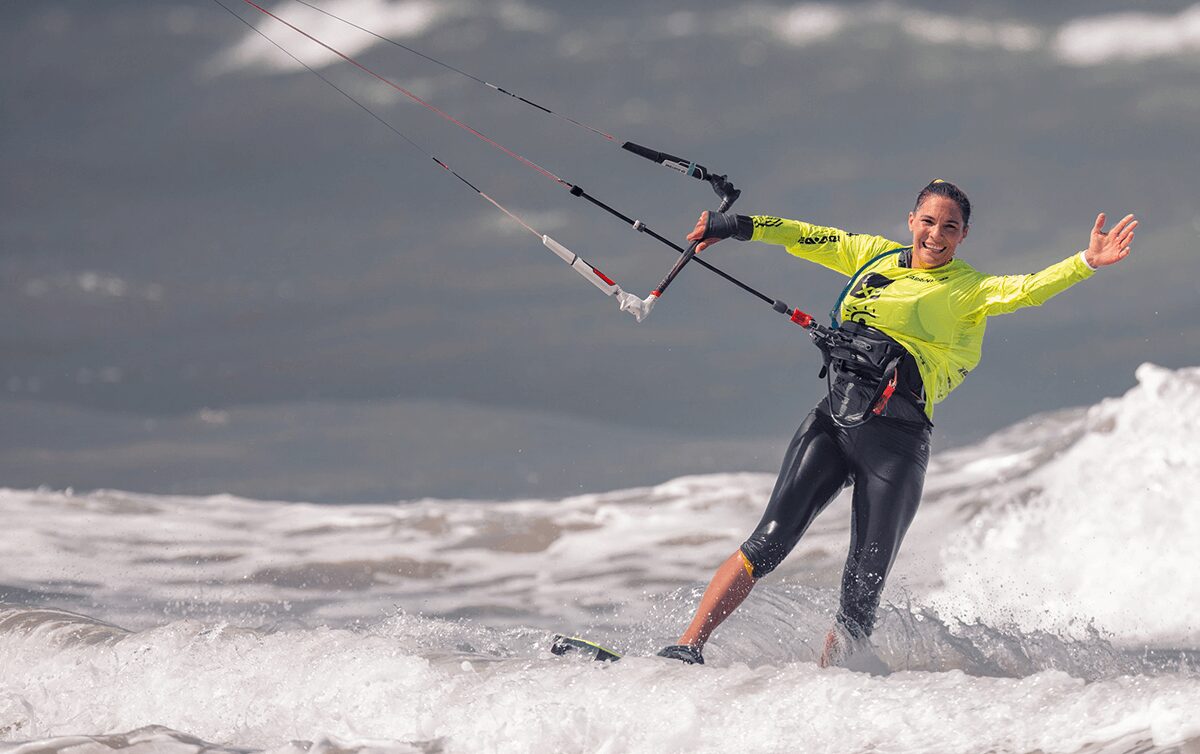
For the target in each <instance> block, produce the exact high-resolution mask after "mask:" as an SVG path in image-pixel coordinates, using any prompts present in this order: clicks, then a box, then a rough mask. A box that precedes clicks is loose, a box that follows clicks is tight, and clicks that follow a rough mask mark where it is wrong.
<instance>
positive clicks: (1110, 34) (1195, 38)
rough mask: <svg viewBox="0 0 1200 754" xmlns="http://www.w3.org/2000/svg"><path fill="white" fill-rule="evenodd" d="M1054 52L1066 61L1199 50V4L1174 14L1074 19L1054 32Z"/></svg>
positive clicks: (1099, 60)
mask: <svg viewBox="0 0 1200 754" xmlns="http://www.w3.org/2000/svg"><path fill="white" fill-rule="evenodd" d="M1053 49H1054V52H1055V55H1056V56H1057V57H1058V58H1059V59H1060V60H1062V61H1064V62H1066V63H1069V64H1070V65H1077V66H1089V65H1100V64H1102V63H1112V62H1119V61H1139V60H1148V59H1150V58H1161V57H1175V56H1179V55H1188V54H1191V55H1195V54H1196V53H1200V5H1193V6H1191V7H1190V8H1186V9H1184V10H1182V11H1180V12H1179V13H1176V14H1158V13H1145V12H1137V11H1127V12H1123V13H1109V14H1105V15H1098V16H1091V17H1088V18H1080V19H1075V20H1073V21H1071V22H1069V23H1067V24H1065V25H1064V26H1063V27H1062V28H1061V29H1059V30H1058V33H1057V34H1056V35H1055V38H1054V42H1053Z"/></svg>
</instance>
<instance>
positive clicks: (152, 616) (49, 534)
mask: <svg viewBox="0 0 1200 754" xmlns="http://www.w3.org/2000/svg"><path fill="white" fill-rule="evenodd" d="M1137 377H1138V385H1137V387H1135V388H1134V389H1132V390H1130V391H1129V392H1128V393H1127V394H1126V395H1124V396H1122V397H1120V398H1115V399H1111V400H1107V401H1105V402H1103V403H1101V404H1099V405H1097V406H1094V407H1091V408H1089V409H1079V410H1071V411H1064V412H1059V413H1055V414H1050V415H1045V416H1040V417H1034V418H1033V419H1031V420H1029V421H1027V422H1023V423H1022V424H1019V425H1016V426H1014V427H1012V428H1010V429H1008V430H1006V431H1004V432H1001V433H998V434H997V435H994V436H992V437H990V438H988V439H987V440H986V441H984V442H982V443H980V444H978V445H975V446H973V447H970V448H963V449H959V450H955V451H951V452H947V453H942V454H939V455H938V456H936V457H935V458H934V459H933V460H932V462H931V464H930V472H929V478H928V483H927V486H926V494H925V499H924V501H923V503H922V509H921V511H920V513H919V515H918V518H917V521H916V522H915V524H914V526H913V528H912V530H911V531H910V533H909V536H908V538H907V540H906V543H905V547H904V550H903V552H902V553H901V557H900V560H899V562H898V563H897V566H896V569H895V571H894V572H893V576H892V579H891V580H890V586H889V589H888V591H887V592H886V593H885V604H884V606H883V608H882V610H881V615H880V623H879V625H878V627H877V629H876V632H875V634H874V636H873V641H874V644H875V649H876V652H877V654H878V656H879V658H880V660H881V662H882V663H883V664H884V665H886V667H887V668H889V669H890V670H891V671H892V672H891V674H890V675H887V676H886V677H872V676H867V675H863V674H859V673H851V672H848V671H843V670H835V671H820V670H818V669H817V668H816V666H815V665H814V664H813V660H814V658H815V655H816V653H817V651H818V649H819V643H820V639H821V636H822V634H823V632H824V630H825V628H826V627H828V625H829V622H830V620H831V617H832V614H833V612H834V610H835V608H836V585H837V581H838V576H839V571H840V565H841V560H842V558H844V553H845V548H846V541H847V537H848V532H847V518H848V516H847V513H848V511H847V500H845V499H842V500H839V501H837V502H835V503H834V505H833V506H831V510H830V511H828V512H826V513H825V514H824V515H822V516H821V517H820V518H819V519H818V521H817V522H816V523H815V524H814V526H813V528H812V530H811V531H810V532H809V534H808V536H806V538H805V540H804V541H803V542H802V543H801V545H800V547H799V548H798V549H797V551H796V553H794V554H793V556H792V557H791V558H790V559H789V560H788V561H786V562H785V563H784V565H783V566H782V567H781V568H780V569H779V570H778V571H777V572H776V574H775V575H773V576H772V577H770V578H769V579H767V580H765V581H764V582H763V583H762V584H760V585H759V587H758V588H756V590H755V592H754V594H753V595H752V596H751V598H750V599H749V600H748V601H747V603H746V604H745V605H744V606H743V608H742V609H741V610H740V611H739V612H738V613H737V614H735V615H734V616H733V617H732V618H731V619H730V620H729V621H728V622H727V623H726V624H725V625H724V626H722V628H721V630H720V631H718V632H717V634H716V636H715V637H714V639H713V641H712V642H711V643H710V645H709V647H708V648H707V650H706V656H707V657H708V660H709V664H708V665H707V666H706V667H704V668H693V667H684V666H679V665H677V664H674V663H670V662H668V661H665V660H657V659H652V658H645V657H641V655H646V654H651V653H653V651H654V650H655V649H656V648H657V647H659V646H661V645H662V644H663V643H666V642H670V641H673V640H674V638H675V637H676V636H677V632H678V631H679V630H680V629H681V628H682V626H683V625H684V624H685V623H686V621H687V620H688V618H689V617H690V613H691V611H692V610H693V609H694V606H695V602H696V599H697V597H698V594H699V589H700V588H701V586H702V583H703V579H705V578H706V577H707V576H708V574H709V573H710V572H711V569H712V567H713V566H714V565H715V564H716V563H718V562H720V560H722V559H723V558H724V557H726V556H727V555H728V554H729V553H730V552H732V551H733V550H734V548H736V547H737V545H738V543H739V542H740V541H741V539H742V538H743V537H744V536H745V534H746V533H747V531H749V529H750V528H751V527H752V526H753V525H754V523H755V521H756V520H757V517H758V515H759V512H760V511H761V508H762V505H763V504H764V502H765V500H766V497H767V495H768V494H769V491H770V487H771V483H772V479H771V478H770V477H769V476H766V475H760V474H718V475H708V476H696V477H685V478H681V479H676V480H673V481H670V482H667V483H665V484H662V485H658V486H656V487H647V488H638V489H628V490H618V491H613V492H606V493H598V494H591V495H581V496H576V497H571V498H567V499H563V500H527V501H517V502H511V503H496V502H488V501H465V500H459V501H446V500H422V501H412V502H407V503H401V504H396V505H354V506H323V505H314V504H307V503H291V504H287V503H274V502H261V501H252V500H245V499H239V498H234V497H229V496H214V497H208V498H195V497H168V496H156V495H133V494H128V493H121V492H96V493H91V494H86V495H76V494H72V493H70V492H69V491H67V492H56V491H49V490H39V491H22V490H4V491H0V516H2V517H3V520H4V521H5V523H6V526H5V527H4V529H3V530H0V547H3V550H4V552H5V554H6V557H5V562H4V569H3V576H2V577H0V582H3V584H2V585H0V594H2V595H3V597H2V598H0V599H3V600H4V601H5V602H7V603H9V604H8V605H6V606H4V607H3V608H0V669H2V671H0V742H3V741H7V742H10V743H8V744H3V743H0V751H25V750H33V749H36V750H38V751H62V750H66V749H68V748H70V749H71V751H72V752H73V753H75V752H81V751H110V750H112V749H121V748H126V749H130V750H133V749H138V750H146V749H149V748H157V749H161V750H169V751H180V752H189V754H190V753H191V752H199V751H201V750H202V749H204V748H205V747H206V744H205V742H215V744H216V745H218V748H219V747H221V746H224V747H227V748H226V749H224V750H227V751H234V750H244V749H247V748H249V749H266V750H273V751H279V752H284V751H287V752H300V751H332V750H347V751H354V750H361V751H394V752H411V751H430V750H444V751H449V752H456V751H535V750H536V751H681V750H685V749H689V750H698V751H719V750H728V748H729V746H730V742H744V745H742V747H741V748H748V750H754V751H796V750H804V751H818V752H819V751H829V752H855V751H868V750H888V751H897V752H908V751H938V752H957V751H962V752H977V751H988V750H991V751H1005V752H1009V751H1011V752H1029V751H1042V752H1118V751H1127V750H1131V749H1135V748H1136V750H1137V751H1144V752H1149V751H1163V752H1165V751H1171V750H1173V749H1172V747H1178V746H1191V747H1195V746H1197V745H1198V744H1200V716H1197V715H1195V712H1194V711H1195V710H1196V709H1200V676H1198V674H1197V670H1196V668H1197V664H1198V663H1200V639H1198V638H1197V625H1198V618H1200V578H1198V577H1197V576H1196V575H1195V568H1194V558H1195V556H1194V554H1193V543H1194V542H1195V541H1197V540H1198V539H1200V537H1198V535H1200V508H1198V506H1197V501H1196V495H1195V493H1194V491H1193V490H1194V488H1195V486H1196V484H1197V482H1200V468H1198V467H1197V464H1198V462H1197V461H1196V460H1195V459H1196V456H1197V453H1196V450H1197V448H1196V446H1197V440H1196V439H1195V438H1196V437H1197V436H1198V433H1197V429H1198V428H1200V369H1196V368H1193V369H1182V370H1177V371H1169V370H1165V369H1161V368H1157V367H1153V366H1149V365H1147V366H1143V367H1142V368H1140V369H1139V370H1138V373H1137ZM61 608H66V609H68V610H71V611H74V613H78V614H71V613H66V612H63V611H62V609H61ZM555 630H579V631H584V632H586V633H587V634H588V635H589V636H591V637H593V638H596V639H598V640H600V641H603V642H609V643H612V644H614V645H616V646H617V648H618V649H621V650H627V651H629V652H630V654H631V657H629V658H627V659H626V660H624V661H622V662H621V663H618V664H617V665H615V666H612V667H601V666H597V665H595V664H589V663H586V662H575V661H570V660H563V659H560V658H554V657H552V656H550V655H549V654H548V651H547V650H548V646H549V642H550V636H551V634H552V632H553V631H555ZM1147 645H1152V648H1149V649H1148V648H1147ZM71 736H76V737H74V738H72V737H71ZM79 736H82V737H79ZM104 736H108V737H107V738H104ZM23 741H24V742H31V743H29V744H27V745H24V747H23V746H22V745H21V744H20V743H18V742H23ZM1188 741H1191V743H1185V742H1188ZM73 747H74V748H73Z"/></svg>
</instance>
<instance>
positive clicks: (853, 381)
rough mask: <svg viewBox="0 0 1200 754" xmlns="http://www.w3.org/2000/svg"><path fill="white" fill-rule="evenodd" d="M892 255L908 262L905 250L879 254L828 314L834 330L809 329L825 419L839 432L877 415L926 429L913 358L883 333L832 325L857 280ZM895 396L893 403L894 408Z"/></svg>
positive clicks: (850, 325)
mask: <svg viewBox="0 0 1200 754" xmlns="http://www.w3.org/2000/svg"><path fill="white" fill-rule="evenodd" d="M906 252H907V253H906ZM891 254H900V255H901V259H900V261H901V264H902V265H903V264H904V263H905V262H906V261H908V259H911V256H909V255H910V254H911V249H908V248H902V249H895V250H893V251H888V252H884V253H883V254H880V255H878V256H876V257H875V258H873V259H871V260H870V261H869V262H867V263H866V264H864V265H863V266H862V267H860V268H859V269H858V271H857V272H855V273H854V274H853V275H852V276H851V277H850V282H849V283H848V284H847V285H846V288H845V289H844V290H843V291H842V295H841V296H839V297H838V301H837V303H836V304H835V305H834V308H833V311H832V312H831V317H832V318H833V327H824V326H822V325H817V324H816V323H814V324H813V326H812V327H810V328H809V334H810V335H811V336H812V339H813V342H814V343H815V344H816V346H817V347H818V348H820V349H821V355H822V356H823V357H824V363H823V364H822V366H821V373H820V375H819V376H820V377H821V378H823V379H825V384H826V388H827V390H828V393H829V413H830V416H831V417H832V418H833V421H834V423H836V424H837V425H838V426H840V427H843V428H847V429H849V428H853V427H859V426H862V425H863V424H866V423H867V421H869V420H870V419H871V417H873V416H881V415H886V416H888V417H890V418H895V419H900V420H902V421H910V422H921V423H923V424H929V423H930V422H929V418H928V417H927V416H926V414H925V390H924V384H923V382H922V380H921V374H920V370H918V369H917V365H916V360H915V359H914V358H913V357H912V354H910V353H909V352H908V350H907V349H906V348H904V346H902V345H900V344H899V343H897V342H896V341H895V340H892V338H890V337H889V336H888V335H887V334H885V333H884V332H882V331H880V330H877V329H875V328H874V327H871V326H869V325H867V324H865V323H863V322H855V321H853V320H851V321H849V322H842V323H841V324H840V325H839V324H838V323H837V320H836V313H837V310H838V309H839V308H840V307H841V303H842V301H843V300H844V299H845V297H846V295H847V294H848V293H849V292H850V290H851V289H852V287H853V285H854V283H855V281H856V280H857V279H858V277H859V276H860V275H861V274H862V273H863V271H864V270H866V269H867V268H868V267H870V266H871V265H873V264H874V263H875V262H876V261H878V260H879V259H881V258H883V257H885V256H888V255H891ZM914 388H915V389H914ZM894 396H895V397H896V398H897V400H895V401H894V402H893V400H892V399H893V397H894ZM889 406H890V410H889ZM885 412H886V413H885Z"/></svg>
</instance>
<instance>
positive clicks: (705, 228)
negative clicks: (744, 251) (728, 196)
mask: <svg viewBox="0 0 1200 754" xmlns="http://www.w3.org/2000/svg"><path fill="white" fill-rule="evenodd" d="M753 236H754V223H753V222H752V221H751V219H750V218H749V217H746V216H744V215H735V214H733V213H732V212H709V211H707V210H705V211H704V212H701V213H700V219H699V220H697V221H696V227H695V228H693V229H692V232H691V233H688V234H687V240H689V241H698V242H699V243H697V245H696V252H697V253H699V252H701V251H703V250H705V249H707V248H708V247H709V246H712V245H713V244H715V243H716V242H717V241H720V240H721V239H722V238H736V239H737V240H739V241H749V240H750V239H751V238H752V237H753Z"/></svg>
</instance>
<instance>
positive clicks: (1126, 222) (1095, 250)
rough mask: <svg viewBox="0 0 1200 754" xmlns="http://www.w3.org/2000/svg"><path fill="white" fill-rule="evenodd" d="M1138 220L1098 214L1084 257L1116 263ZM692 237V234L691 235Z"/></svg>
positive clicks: (1126, 248) (1123, 254) (1094, 261)
mask: <svg viewBox="0 0 1200 754" xmlns="http://www.w3.org/2000/svg"><path fill="white" fill-rule="evenodd" d="M1137 224H1138V221H1137V220H1135V219H1133V215H1125V217H1123V218H1121V222H1119V223H1117V224H1116V225H1115V226H1113V229H1112V230H1110V231H1108V232H1107V233H1105V232H1104V213H1103V212H1101V213H1100V214H1099V215H1096V225H1095V226H1094V227H1093V228H1092V239H1091V241H1090V242H1089V243H1088V247H1087V250H1086V251H1085V252H1083V257H1084V259H1086V260H1087V263H1088V264H1090V265H1091V266H1092V267H1107V266H1108V265H1110V264H1116V263H1117V262H1120V261H1121V260H1122V259H1124V258H1125V257H1127V256H1129V245H1130V244H1132V243H1133V229H1134V228H1136V227H1137ZM689 238H690V236H689Z"/></svg>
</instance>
